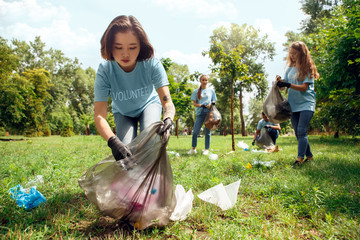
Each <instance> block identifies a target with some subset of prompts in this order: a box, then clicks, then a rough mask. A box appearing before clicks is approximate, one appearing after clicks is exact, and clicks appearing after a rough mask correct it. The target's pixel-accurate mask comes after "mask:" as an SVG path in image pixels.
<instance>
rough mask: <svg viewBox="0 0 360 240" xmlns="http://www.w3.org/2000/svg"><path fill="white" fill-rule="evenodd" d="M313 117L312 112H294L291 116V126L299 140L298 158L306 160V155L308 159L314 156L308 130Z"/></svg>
mask: <svg viewBox="0 0 360 240" xmlns="http://www.w3.org/2000/svg"><path fill="white" fill-rule="evenodd" d="M313 115H314V112H312V111H302V112H293V113H292V115H291V124H292V126H293V128H294V130H295V135H296V138H297V140H298V156H297V157H298V158H304V156H305V155H306V157H308V158H310V157H312V156H313V154H312V153H311V150H310V143H309V140H308V137H307V130H308V127H309V124H310V120H311V118H312V116H313Z"/></svg>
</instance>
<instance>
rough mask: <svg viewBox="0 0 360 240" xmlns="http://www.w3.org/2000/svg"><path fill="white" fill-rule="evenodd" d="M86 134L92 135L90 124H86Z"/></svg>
mask: <svg viewBox="0 0 360 240" xmlns="http://www.w3.org/2000/svg"><path fill="white" fill-rule="evenodd" d="M86 135H87V136H89V135H90V126H89V125H86Z"/></svg>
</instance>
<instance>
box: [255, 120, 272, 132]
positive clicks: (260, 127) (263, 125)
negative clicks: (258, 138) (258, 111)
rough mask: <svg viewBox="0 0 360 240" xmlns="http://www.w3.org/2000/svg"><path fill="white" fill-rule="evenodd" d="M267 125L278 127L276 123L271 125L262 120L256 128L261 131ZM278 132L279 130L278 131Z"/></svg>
mask: <svg viewBox="0 0 360 240" xmlns="http://www.w3.org/2000/svg"><path fill="white" fill-rule="evenodd" d="M266 125H272V126H276V125H277V124H275V123H271V122H267V121H265V120H264V119H261V120H260V121H259V122H258V125H257V127H256V129H257V130H261V129H262V128H263V127H265V126H266ZM276 131H277V130H276Z"/></svg>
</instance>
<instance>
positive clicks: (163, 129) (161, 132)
mask: <svg viewBox="0 0 360 240" xmlns="http://www.w3.org/2000/svg"><path fill="white" fill-rule="evenodd" d="M172 127H173V121H172V120H171V118H169V117H168V118H165V119H164V120H163V124H162V125H161V126H160V127H159V128H158V130H157V133H158V134H159V135H161V136H163V135H164V133H165V132H166V131H168V132H169V133H170V132H171V129H172Z"/></svg>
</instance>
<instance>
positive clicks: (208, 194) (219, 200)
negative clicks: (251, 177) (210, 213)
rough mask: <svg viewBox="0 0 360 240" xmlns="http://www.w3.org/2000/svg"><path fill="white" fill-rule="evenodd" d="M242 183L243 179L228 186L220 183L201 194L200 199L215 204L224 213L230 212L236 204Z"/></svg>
mask: <svg viewBox="0 0 360 240" xmlns="http://www.w3.org/2000/svg"><path fill="white" fill-rule="evenodd" d="M240 182H241V179H240V180H239V181H236V182H234V183H231V184H229V185H226V186H224V185H223V184H222V183H220V184H218V185H216V186H214V187H212V188H209V189H208V190H205V191H204V192H202V193H200V194H199V195H198V197H199V198H200V199H201V200H203V201H205V202H209V203H212V204H215V205H216V206H218V207H220V208H221V210H223V211H225V210H228V209H230V208H232V207H233V206H234V205H235V203H236V199H237V194H238V191H239V186H240Z"/></svg>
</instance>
